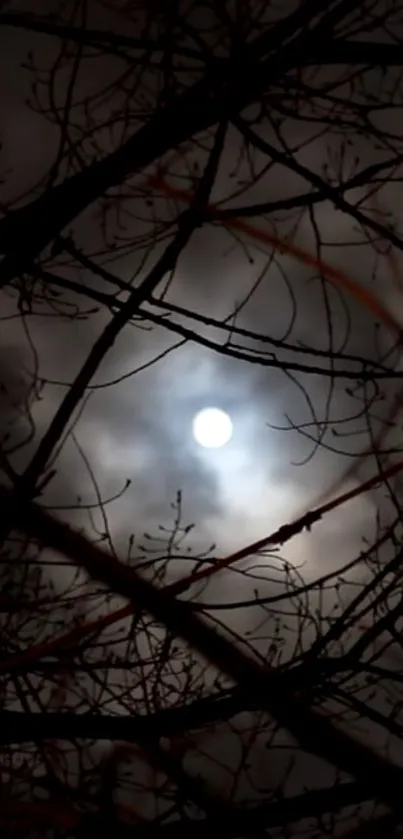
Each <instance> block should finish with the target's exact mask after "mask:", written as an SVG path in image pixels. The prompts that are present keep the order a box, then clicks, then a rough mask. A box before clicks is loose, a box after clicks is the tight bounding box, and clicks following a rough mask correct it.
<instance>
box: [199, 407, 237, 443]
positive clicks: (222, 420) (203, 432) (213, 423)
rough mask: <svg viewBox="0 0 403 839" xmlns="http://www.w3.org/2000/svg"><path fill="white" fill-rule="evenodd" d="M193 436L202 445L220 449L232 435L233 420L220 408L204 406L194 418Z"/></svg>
mask: <svg viewBox="0 0 403 839" xmlns="http://www.w3.org/2000/svg"><path fill="white" fill-rule="evenodd" d="M193 436H194V438H195V440H196V442H197V443H199V445H200V446H204V447H205V448H207V449H219V448H221V446H225V444H226V443H228V442H229V440H230V439H231V437H232V422H231V419H230V417H229V416H228V414H226V413H225V411H221V410H220V408H204V409H203V410H202V411H199V413H198V414H196V416H195V418H194V420H193Z"/></svg>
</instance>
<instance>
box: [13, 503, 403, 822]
mask: <svg viewBox="0 0 403 839" xmlns="http://www.w3.org/2000/svg"><path fill="white" fill-rule="evenodd" d="M9 495H10V492H9V491H8V490H6V489H4V488H0V503H1V502H2V503H3V504H4V507H5V508H6V507H7V501H8V499H9ZM4 507H3V509H4ZM16 514H17V515H16V518H17V521H16V526H17V527H18V529H20V530H23V531H24V532H25V533H27V535H29V536H31V537H34V538H36V539H39V540H40V541H41V542H43V543H44V544H46V545H47V546H48V547H50V548H53V550H56V551H58V552H61V553H63V554H64V555H65V556H67V557H68V558H69V559H71V560H72V561H73V562H74V563H75V564H76V565H78V566H81V567H82V568H83V569H85V570H86V571H87V573H88V574H89V575H90V577H92V578H93V579H96V580H98V581H100V582H101V583H104V584H105V585H106V586H108V588H109V589H110V590H111V591H113V592H115V593H116V594H120V595H121V596H122V597H124V598H127V599H129V600H131V601H132V602H133V604H134V605H135V606H136V607H140V608H143V609H145V610H147V611H148V612H149V613H150V614H152V615H153V616H154V618H155V619H156V620H157V621H158V622H159V623H162V624H163V625H164V626H165V627H166V628H167V630H168V632H170V633H172V634H174V635H179V636H181V637H182V638H184V639H185V640H186V641H187V642H188V643H189V644H190V645H191V646H193V647H194V648H195V649H196V650H198V652H199V653H201V654H202V655H203V656H204V657H205V658H206V659H207V660H209V661H210V662H211V663H212V664H213V665H214V666H215V667H217V668H218V669H219V670H221V671H222V672H223V673H225V674H226V675H227V676H229V677H230V678H231V679H233V680H234V682H235V683H236V684H238V686H239V689H240V691H241V692H242V693H243V695H244V696H245V697H250V696H252V697H254V698H256V699H257V700H258V701H259V702H261V703H263V705H262V707H265V708H266V709H267V711H268V712H269V713H270V714H271V715H272V717H273V718H274V719H275V720H276V721H277V722H278V724H279V725H281V726H282V727H284V728H286V729H287V730H288V731H289V732H290V733H291V734H292V735H293V736H294V737H295V739H296V740H297V742H299V744H300V746H301V747H302V748H303V749H304V750H306V751H307V752H309V753H311V754H315V755H317V756H318V757H321V758H322V759H324V760H326V761H328V762H330V763H332V764H333V765H335V766H336V767H337V768H338V769H341V770H344V771H346V772H348V773H349V774H351V775H353V776H355V777H356V778H357V780H359V781H360V782H361V783H362V784H364V785H365V787H366V788H367V789H368V792H369V793H370V794H371V795H372V796H374V797H375V798H377V799H379V800H382V801H383V802H384V803H386V804H389V805H392V806H394V807H396V808H399V807H400V806H401V789H402V785H403V770H402V769H401V768H400V767H398V766H396V765H395V764H393V763H390V762H388V761H387V760H385V759H384V758H383V757H381V756H380V755H378V754H376V753H375V752H373V751H371V749H369V748H368V747H367V746H365V745H364V744H362V743H360V742H358V741H356V740H355V739H354V738H353V737H350V736H348V735H347V734H346V733H345V732H344V731H342V730H341V729H338V728H337V727H336V726H334V725H333V724H332V723H331V722H330V720H328V719H327V718H326V717H325V716H324V715H323V714H322V713H319V712H317V711H313V710H312V709H311V708H310V707H309V706H308V704H307V702H306V700H304V698H303V692H302V693H301V692H300V696H299V697H298V696H295V695H293V693H292V692H291V691H290V690H289V687H288V684H287V682H286V681H284V680H283V679H282V677H281V674H278V673H275V672H272V671H266V670H263V669H262V668H261V667H260V666H259V665H258V664H257V663H256V662H255V661H254V660H252V659H250V658H249V657H248V656H247V655H246V654H245V653H244V652H242V651H241V650H239V649H237V648H236V647H235V646H233V645H232V644H231V643H229V642H228V641H227V640H226V639H225V638H224V637H223V636H222V635H220V634H218V633H217V632H216V631H214V629H212V628H211V627H210V626H209V625H208V624H207V623H206V622H205V621H202V620H200V619H199V618H198V617H196V615H195V614H194V613H192V611H191V610H190V609H189V607H188V606H187V604H185V603H182V602H180V601H179V600H176V599H174V598H173V597H172V596H171V595H170V594H169V592H166V591H159V590H158V589H156V588H155V586H154V585H153V584H152V583H150V582H148V581H147V580H145V579H143V578H142V577H140V576H139V575H138V574H136V573H135V572H134V571H133V570H132V569H131V568H130V567H129V566H127V565H126V564H124V563H123V562H120V561H118V560H116V559H114V558H113V557H112V556H110V555H109V554H108V553H107V552H106V551H104V550H102V549H101V548H100V547H99V546H97V545H94V544H92V543H91V542H89V541H88V540H87V539H86V538H85V536H83V535H82V534H81V533H78V532H76V531H75V530H73V529H72V528H70V527H69V526H68V525H67V524H64V523H62V522H60V521H58V520H57V519H55V518H53V517H51V516H50V515H49V514H47V513H45V512H44V511H43V510H41V509H40V507H38V506H37V505H36V504H33V503H32V502H23V501H21V503H20V506H19V509H18V511H16Z"/></svg>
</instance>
